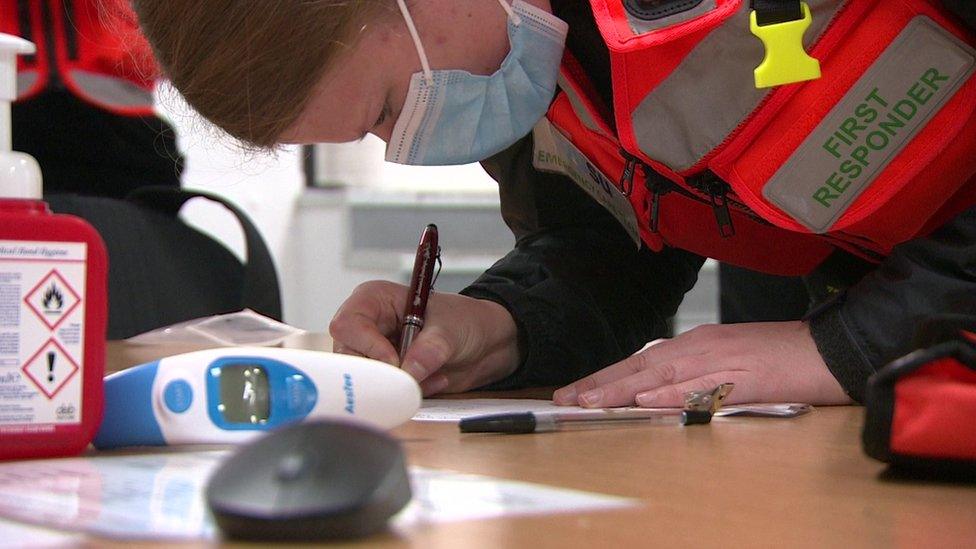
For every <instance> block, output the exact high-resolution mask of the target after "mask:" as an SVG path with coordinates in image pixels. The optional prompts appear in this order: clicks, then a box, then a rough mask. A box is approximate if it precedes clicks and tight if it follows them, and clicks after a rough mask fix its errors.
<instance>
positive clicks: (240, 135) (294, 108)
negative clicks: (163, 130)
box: [132, 0, 388, 148]
mask: <svg viewBox="0 0 976 549" xmlns="http://www.w3.org/2000/svg"><path fill="white" fill-rule="evenodd" d="M387 3H388V0H276V1H264V0H262V1H258V0H133V2H132V5H133V8H134V9H135V12H136V14H137V15H138V17H139V24H140V26H141V28H142V31H143V33H144V34H145V36H146V38H147V39H148V40H149V43H150V44H151V45H152V47H153V51H154V53H155V55H156V59H157V61H158V62H159V65H160V68H161V69H162V72H163V75H162V76H164V77H165V78H168V79H169V80H170V81H171V82H172V83H173V86H174V87H175V88H176V89H177V90H178V91H179V92H180V94H182V95H183V97H184V98H186V101H187V103H189V104H190V106H192V107H193V108H194V109H196V111H197V112H199V113H200V114H201V115H202V116H203V117H204V118H206V119H207V120H209V121H210V122H212V123H213V124H214V125H216V126H217V127H219V128H221V129H223V130H224V131H226V132H227V133H228V134H230V135H231V136H233V137H235V138H237V139H239V140H240V141H242V142H244V143H245V144H247V145H249V146H254V147H259V148H270V147H273V146H275V145H276V144H277V143H278V142H279V140H280V138H281V134H282V133H283V132H284V131H285V130H286V129H287V128H288V127H289V126H291V125H292V124H293V123H294V122H295V120H296V119H297V118H298V116H299V114H300V113H301V112H302V110H303V109H304V108H305V105H306V103H307V102H308V99H309V97H310V96H311V93H312V88H313V87H314V86H315V84H316V82H318V80H319V79H320V78H321V77H322V75H324V74H325V73H326V72H327V71H328V70H329V69H330V68H331V67H332V65H333V63H334V62H335V60H336V58H337V57H338V56H339V54H340V53H342V52H343V51H344V50H346V49H348V48H350V47H352V46H353V45H355V42H356V40H357V38H358V37H359V36H360V34H361V33H362V31H363V30H364V29H365V25H366V22H367V21H368V17H367V16H369V15H376V14H377V12H378V11H380V9H379V8H382V7H385V5H386V4H387ZM384 11H385V10H384Z"/></svg>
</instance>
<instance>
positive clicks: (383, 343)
mask: <svg viewBox="0 0 976 549" xmlns="http://www.w3.org/2000/svg"><path fill="white" fill-rule="evenodd" d="M329 334H330V335H331V336H332V339H333V340H334V342H335V343H333V348H334V349H338V350H337V351H336V352H340V353H341V352H345V354H353V353H354V354H359V355H362V356H365V357H368V358H372V359H375V360H380V361H382V362H386V363H387V364H392V365H394V366H396V365H398V364H399V357H398V356H397V352H396V349H394V348H393V344H392V343H390V340H388V339H387V338H386V335H384V334H383V333H381V332H380V331H379V330H378V329H377V327H376V322H374V321H373V320H372V319H370V318H367V317H365V316H363V315H361V314H358V313H357V314H346V315H343V316H341V317H339V316H336V318H335V319H333V320H332V322H331V323H330V324H329Z"/></svg>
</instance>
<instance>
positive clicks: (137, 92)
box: [68, 70, 153, 107]
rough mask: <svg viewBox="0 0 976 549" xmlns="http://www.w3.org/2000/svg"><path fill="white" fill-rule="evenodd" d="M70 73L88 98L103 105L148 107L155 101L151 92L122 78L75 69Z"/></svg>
mask: <svg viewBox="0 0 976 549" xmlns="http://www.w3.org/2000/svg"><path fill="white" fill-rule="evenodd" d="M68 75H69V77H70V78H71V80H72V81H73V82H74V83H75V85H76V86H78V88H79V89H80V90H81V92H82V93H83V94H85V96H86V97H87V98H88V99H91V100H92V101H95V102H97V103H99V104H102V105H106V106H109V107H147V106H151V105H152V103H153V101H152V93H151V92H149V91H147V90H145V89H143V88H140V87H139V86H137V85H135V84H133V83H132V82H129V81H127V80H123V79H121V78H116V77H112V76H106V75H104V74H98V73H94V72H88V71H83V70H73V71H70V72H69V73H68Z"/></svg>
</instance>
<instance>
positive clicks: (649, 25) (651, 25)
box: [624, 0, 716, 34]
mask: <svg viewBox="0 0 976 549" xmlns="http://www.w3.org/2000/svg"><path fill="white" fill-rule="evenodd" d="M715 6H716V3H715V0H705V1H704V2H702V3H701V4H698V5H697V6H695V7H693V8H691V9H690V10H685V11H682V12H679V13H676V14H674V15H669V16H667V17H662V18H660V19H654V20H653V21H645V20H643V19H641V18H639V17H635V16H634V15H633V14H632V13H630V12H629V11H627V10H626V9H625V10H624V11H627V24H629V25H630V30H632V31H634V34H644V33H647V32H651V31H654V30H657V29H663V28H664V27H670V26H671V25H677V24H678V23H684V22H685V21H690V20H691V19H694V18H696V17H698V16H699V15H705V14H706V13H708V12H710V11H712V10H713V9H715Z"/></svg>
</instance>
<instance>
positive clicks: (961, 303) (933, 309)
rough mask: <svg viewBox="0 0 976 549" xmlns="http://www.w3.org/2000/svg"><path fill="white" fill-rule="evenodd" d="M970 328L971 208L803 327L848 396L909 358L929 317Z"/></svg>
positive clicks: (975, 308) (974, 268) (975, 280)
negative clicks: (952, 319) (951, 318)
mask: <svg viewBox="0 0 976 549" xmlns="http://www.w3.org/2000/svg"><path fill="white" fill-rule="evenodd" d="M946 314H951V315H959V316H961V317H963V318H968V319H970V322H968V323H969V324H972V323H976V208H972V209H970V210H968V211H966V212H963V213H962V214H961V215H959V216H958V217H956V218H955V219H954V220H952V221H951V222H950V223H948V224H947V225H945V226H944V227H942V228H941V229H939V230H938V231H936V232H934V233H932V234H931V235H929V236H927V237H925V238H919V239H916V240H913V241H911V242H907V243H905V244H902V245H900V246H897V247H896V248H895V249H894V251H893V253H892V255H891V256H889V257H888V258H887V259H886V260H885V261H884V262H883V263H882V264H881V266H880V267H879V268H878V269H876V270H874V271H873V272H871V273H870V274H868V275H867V276H865V277H864V278H863V279H862V280H861V281H860V282H859V283H857V284H856V285H854V286H852V287H851V288H850V289H848V290H847V291H846V292H845V293H844V294H841V295H840V296H839V298H838V299H836V300H835V301H834V302H833V303H832V304H831V305H830V306H828V307H825V308H824V309H823V310H822V311H821V312H820V313H818V314H817V315H815V316H813V318H811V319H810V330H811V333H812V334H813V338H814V340H815V341H816V342H817V348H818V349H819V350H820V354H821V355H822V356H823V358H824V360H825V361H826V363H827V366H828V367H829V368H830V371H831V373H832V374H833V375H834V377H836V378H837V381H839V382H840V384H841V385H842V386H843V387H844V390H845V391H847V394H848V395H850V397H851V398H853V399H854V400H857V401H859V402H860V401H862V400H863V398H864V388H865V386H866V383H867V379H868V377H869V376H870V375H871V374H872V373H874V371H875V370H877V369H878V368H880V367H881V366H884V365H885V364H887V363H888V362H890V361H891V360H894V359H895V358H898V357H900V356H902V355H904V354H906V353H908V352H909V351H911V350H912V349H911V342H912V338H913V336H914V333H915V330H916V328H917V327H918V326H919V325H921V324H922V323H923V322H924V321H925V320H926V319H928V318H931V317H933V316H936V315H946Z"/></svg>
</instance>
